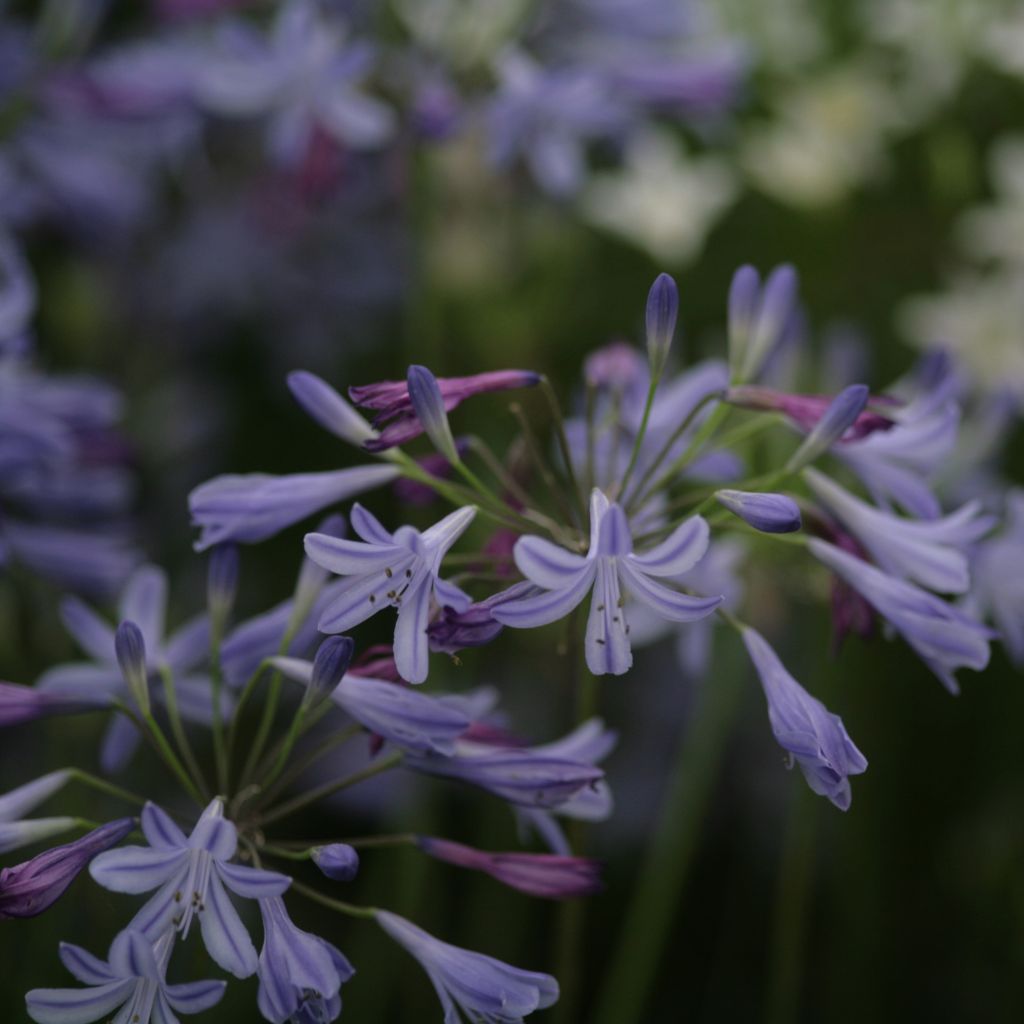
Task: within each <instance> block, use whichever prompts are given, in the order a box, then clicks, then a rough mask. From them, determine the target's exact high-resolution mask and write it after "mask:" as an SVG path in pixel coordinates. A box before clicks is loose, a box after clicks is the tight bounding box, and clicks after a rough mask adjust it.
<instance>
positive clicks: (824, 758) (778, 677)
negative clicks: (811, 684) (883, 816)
mask: <svg viewBox="0 0 1024 1024" xmlns="http://www.w3.org/2000/svg"><path fill="white" fill-rule="evenodd" d="M743 643H744V645H745V646H746V648H747V653H748V654H749V655H750V659H751V661H753V663H754V667H755V668H756V669H757V674H758V676H759V677H760V679H761V686H762V687H763V688H764V695H765V698H766V699H767V701H768V720H769V721H770V722H771V726H772V732H773V733H774V734H775V739H776V740H777V741H778V743H779V746H781V747H782V748H783V749H784V750H787V751H789V753H790V754H791V755H792V757H793V758H794V759H795V760H796V763H797V764H798V765H799V766H800V770H801V771H802V772H803V773H804V778H805V779H806V780H807V785H808V786H810V787H811V789H812V790H814V792H815V793H818V794H819V795H821V796H827V797H828V798H829V800H831V801H832V803H834V804H835V805H836V807H838V808H839V809H840V810H841V811H845V810H847V809H848V808H849V806H850V780H849V776H850V775H859V774H860V773H861V772H863V771H865V770H866V769H867V766H868V763H867V761H866V760H865V758H864V755H863V754H862V753H861V752H860V751H859V750H858V749H857V747H856V746H855V745H854V743H853V741H852V740H851V739H850V737H849V736H848V735H847V734H846V728H845V727H844V725H843V722H842V719H840V717H839V716H838V715H834V714H832V713H831V712H830V711H829V710H828V708H826V707H825V705H824V704H822V703H821V701H820V700H818V699H817V698H816V697H812V696H811V695H810V694H809V693H808V692H807V691H806V690H805V689H804V688H803V687H802V686H801V685H800V684H799V683H798V682H797V681H796V680H795V679H794V678H793V677H792V676H791V675H790V674H789V673H788V672H787V671H786V669H785V666H784V665H783V664H782V662H781V661H779V657H778V655H777V654H776V653H775V651H773V650H772V648H771V647H770V646H769V644H768V642H767V641H766V640H765V639H764V637H763V636H761V634H760V633H758V632H757V631H756V630H754V629H750V628H749V627H747V628H744V630H743Z"/></svg>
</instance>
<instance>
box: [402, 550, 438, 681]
mask: <svg viewBox="0 0 1024 1024" xmlns="http://www.w3.org/2000/svg"><path fill="white" fill-rule="evenodd" d="M430 591H431V588H430V585H429V578H428V576H427V573H426V569H421V570H419V572H418V574H417V576H415V577H413V580H412V582H411V583H410V584H409V587H408V589H407V590H406V591H405V594H404V596H403V598H402V604H401V606H400V607H399V609H398V620H397V622H396V623H395V642H394V653H395V667H396V668H397V669H398V673H399V675H400V676H401V677H402V678H403V679H405V680H406V681H407V682H410V683H422V682H423V681H424V680H425V679H426V678H427V674H428V672H429V671H430V667H429V662H430V647H429V643H428V640H427V625H428V619H429V617H430Z"/></svg>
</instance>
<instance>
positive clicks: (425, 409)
mask: <svg viewBox="0 0 1024 1024" xmlns="http://www.w3.org/2000/svg"><path fill="white" fill-rule="evenodd" d="M406 384H407V386H408V389H409V401H410V402H411V403H412V411H413V412H414V413H415V414H416V419H418V420H419V421H420V426H422V427H423V431H424V433H425V434H426V435H427V437H429V438H430V443H431V444H432V445H433V446H434V447H435V448H436V449H437V450H438V452H440V453H441V454H442V455H443V456H444V457H445V458H446V459H447V460H448V461H449V462H452V463H455V462H458V460H459V453H458V450H457V449H456V446H455V437H454V436H453V435H452V428H451V424H450V423H449V422H448V413H447V410H446V409H445V400H444V395H442V394H441V386H440V385H439V384H438V382H437V378H436V377H435V376H434V375H433V374H432V373H431V372H430V370H428V369H427V368H426V367H425V366H415V365H414V366H410V367H409V372H408V374H407V376H406Z"/></svg>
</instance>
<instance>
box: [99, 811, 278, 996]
mask: <svg viewBox="0 0 1024 1024" xmlns="http://www.w3.org/2000/svg"><path fill="white" fill-rule="evenodd" d="M142 831H143V834H144V835H145V837H146V839H147V841H148V842H149V846H148V847H146V846H125V847H122V848H121V849H119V850H110V851H109V852H107V853H104V854H100V856H99V857H97V858H96V860H94V861H93V862H92V865H91V867H90V869H89V871H90V874H91V875H92V877H93V878H94V879H95V880H96V881H97V882H98V883H99V884H100V885H102V886H103V887H104V888H106V889H110V890H112V891H113V892H126V893H133V894H137V893H143V892H149V891H150V890H151V889H157V888H158V887H159V891H158V892H157V893H156V894H155V895H154V896H153V897H151V898H150V900H149V902H148V903H147V904H146V905H145V906H144V907H143V908H142V909H141V910H140V911H139V912H138V914H136V915H135V918H134V919H133V921H132V923H131V925H130V927H131V928H132V929H133V930H136V931H138V932H141V933H142V934H143V935H145V936H146V937H147V938H148V939H149V940H150V941H152V942H155V941H156V940H157V939H158V938H159V937H160V936H161V935H163V934H164V933H165V932H166V931H167V930H168V929H169V928H174V929H176V930H177V931H179V932H181V933H182V936H187V935H188V931H189V928H190V926H191V924H192V921H193V919H194V918H198V919H199V927H200V930H201V932H202V935H203V943H204V945H205V946H206V950H207V952H208V953H209V954H210V956H211V957H213V959H214V960H215V961H216V962H217V963H218V964H219V965H220V966H221V967H223V968H224V970H226V971H229V972H230V973H231V974H234V975H235V976H236V977H238V978H247V977H248V976H249V975H250V974H253V973H254V972H255V971H256V967H257V957H256V950H255V948H254V947H253V944H252V940H251V939H250V938H249V933H248V932H247V931H246V929H245V925H243V924H242V921H241V918H240V917H239V916H238V911H237V910H236V909H235V907H234V905H233V904H232V902H231V900H230V898H229V897H228V894H227V891H226V890H227V889H230V890H231V891H232V892H233V893H235V895H237V896H241V897H243V898H245V899H265V898H267V897H270V896H280V895H281V893H283V892H284V891H285V890H286V889H287V888H288V886H289V885H290V884H291V879H290V878H288V877H287V876H286V875H280V874H278V873H277V872H275V871H264V870H262V869H260V868H253V867H247V866H246V865H243V864H234V863H232V858H233V857H234V855H235V850H236V848H237V845H238V833H237V831H236V829H235V826H234V825H233V824H232V823H231V822H230V821H228V820H227V819H226V818H225V817H224V804H223V802H222V801H221V800H219V799H215V800H213V801H211V802H210V804H209V806H208V807H207V808H206V810H205V811H203V814H202V816H201V817H200V819H199V821H198V822H197V823H196V827H195V828H194V829H193V830H192V834H191V835H190V836H188V837H186V836H185V834H184V833H183V832H182V831H181V829H180V828H178V826H177V825H175V824H174V822H173V821H172V820H171V819H170V818H169V817H168V816H167V814H166V813H164V811H162V810H161V809H160V808H159V807H157V806H156V805H155V804H152V803H148V804H146V806H145V807H144V808H143V811H142Z"/></svg>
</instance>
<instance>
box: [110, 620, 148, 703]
mask: <svg viewBox="0 0 1024 1024" xmlns="http://www.w3.org/2000/svg"><path fill="white" fill-rule="evenodd" d="M114 651H115V652H116V654H117V663H118V665H120V666H121V675H123V676H124V681H125V682H126V683H127V684H128V689H129V690H130V691H131V694H132V696H133V697H134V698H135V703H136V704H138V706H139V709H140V710H141V711H142V713H143V714H144V715H148V714H149V673H148V671H147V669H146V641H145V640H144V639H143V637H142V630H141V629H139V627H138V626H136V625H135V623H134V622H130V621H129V620H127V619H125V621H124V622H122V623H121V625H120V626H118V627H117V632H116V633H115V634H114Z"/></svg>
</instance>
